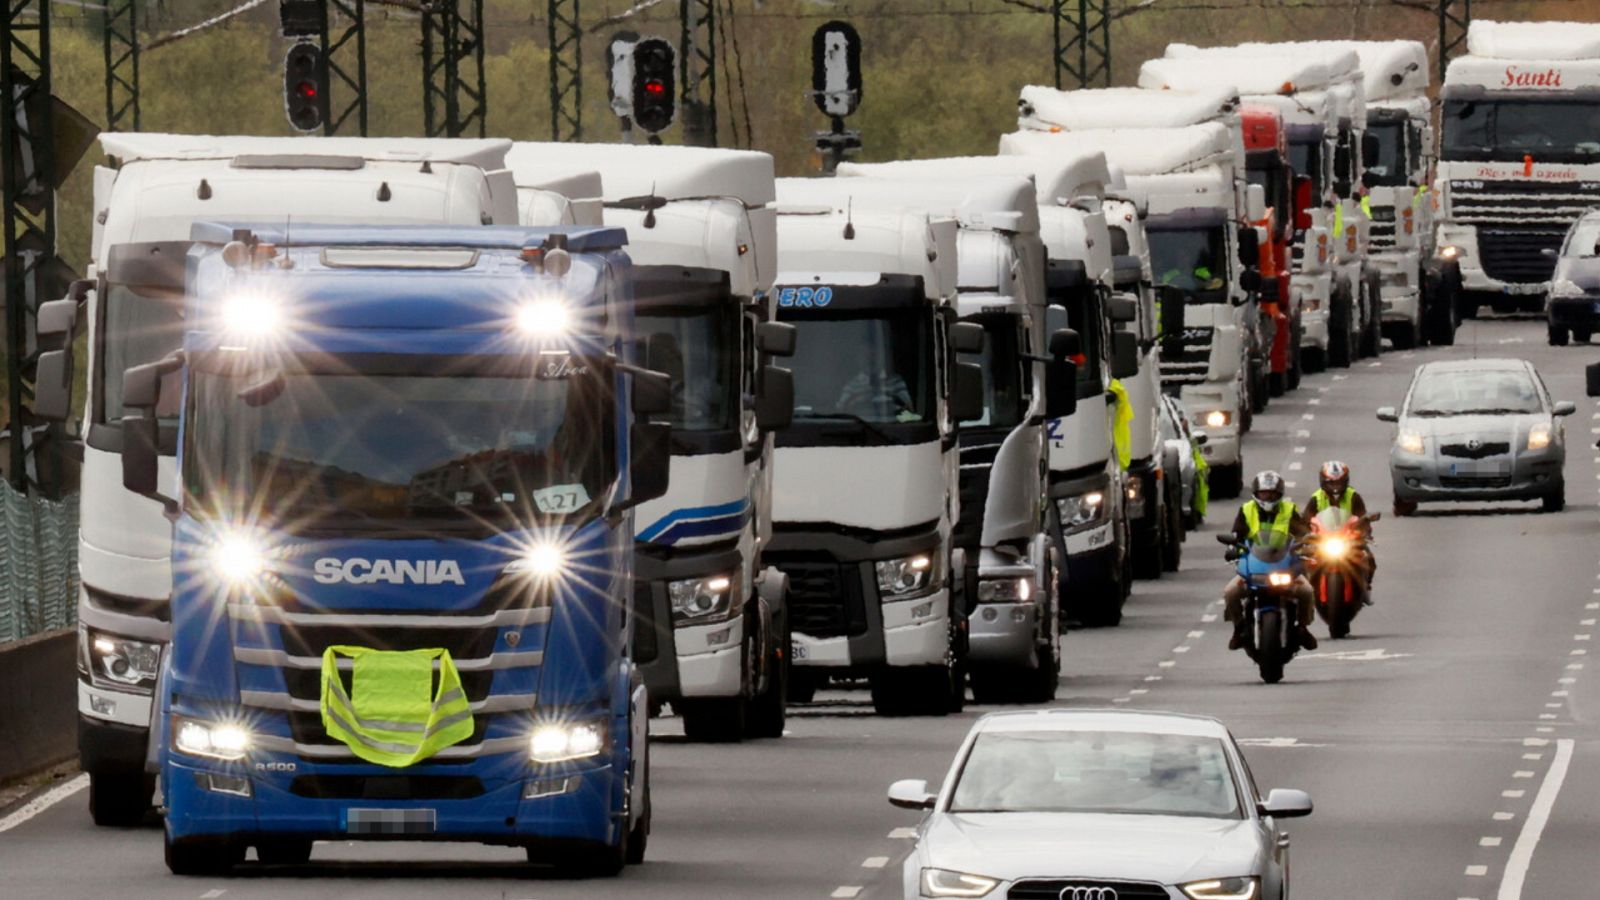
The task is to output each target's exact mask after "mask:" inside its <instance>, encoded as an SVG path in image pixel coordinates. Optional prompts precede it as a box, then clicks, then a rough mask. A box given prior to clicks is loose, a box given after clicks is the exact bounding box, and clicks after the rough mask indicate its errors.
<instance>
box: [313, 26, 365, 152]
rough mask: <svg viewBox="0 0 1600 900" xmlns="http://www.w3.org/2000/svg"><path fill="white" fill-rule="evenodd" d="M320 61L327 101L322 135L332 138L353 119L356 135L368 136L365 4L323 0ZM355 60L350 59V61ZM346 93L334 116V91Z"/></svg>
mask: <svg viewBox="0 0 1600 900" xmlns="http://www.w3.org/2000/svg"><path fill="white" fill-rule="evenodd" d="M321 40H322V59H323V61H324V71H325V74H324V78H323V81H324V84H323V85H322V96H324V97H326V98H327V101H326V107H325V108H326V114H325V115H324V116H323V120H322V133H323V134H327V135H334V134H338V133H339V129H340V128H341V127H343V126H344V123H345V122H346V121H347V120H349V118H350V116H351V115H354V116H355V117H356V123H355V124H356V133H357V134H359V135H361V136H362V137H366V136H367V0H322V34H321ZM352 56H353V57H354V59H352V58H351V57H352ZM335 86H337V87H338V88H339V91H340V92H341V93H342V92H345V91H348V92H349V94H350V100H349V102H347V103H345V104H344V105H343V106H342V107H340V108H339V111H338V113H337V114H335V113H334V105H333V103H334V97H335V93H334V87H335Z"/></svg>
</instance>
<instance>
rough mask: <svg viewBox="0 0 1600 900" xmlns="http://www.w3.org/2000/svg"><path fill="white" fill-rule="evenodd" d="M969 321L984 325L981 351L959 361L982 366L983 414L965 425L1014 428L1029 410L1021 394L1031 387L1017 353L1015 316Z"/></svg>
mask: <svg viewBox="0 0 1600 900" xmlns="http://www.w3.org/2000/svg"><path fill="white" fill-rule="evenodd" d="M969 321H976V322H977V323H978V324H980V325H982V326H983V336H984V340H983V350H982V352H979V353H963V354H961V361H962V362H967V363H976V364H977V366H978V367H979V368H981V369H983V417H982V418H980V419H978V420H977V421H973V422H967V423H966V424H967V425H969V426H971V427H976V428H1014V427H1015V426H1016V425H1017V423H1019V422H1021V421H1022V418H1023V416H1024V414H1026V413H1027V411H1028V401H1027V398H1026V397H1025V396H1024V395H1025V394H1026V393H1027V392H1028V388H1029V386H1030V385H1029V376H1028V367H1027V365H1026V364H1025V363H1024V362H1023V360H1022V358H1021V357H1020V356H1019V355H1018V354H1019V353H1020V352H1021V347H1019V346H1018V344H1019V341H1018V336H1017V325H1018V321H1017V319H1016V318H1015V317H1014V316H980V317H978V318H976V319H974V320H969Z"/></svg>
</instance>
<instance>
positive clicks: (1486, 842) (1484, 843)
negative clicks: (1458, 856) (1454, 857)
mask: <svg viewBox="0 0 1600 900" xmlns="http://www.w3.org/2000/svg"><path fill="white" fill-rule="evenodd" d="M1478 846H1479V847H1498V846H1500V839H1499V838H1497V837H1494V836H1488V837H1481V838H1478Z"/></svg>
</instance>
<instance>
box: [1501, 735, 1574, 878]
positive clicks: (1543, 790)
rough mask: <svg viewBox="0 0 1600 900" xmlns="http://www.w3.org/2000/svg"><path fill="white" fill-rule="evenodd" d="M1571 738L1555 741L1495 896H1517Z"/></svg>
mask: <svg viewBox="0 0 1600 900" xmlns="http://www.w3.org/2000/svg"><path fill="white" fill-rule="evenodd" d="M1572 747H1573V742H1572V740H1571V739H1570V738H1563V739H1561V740H1559V741H1556V755H1555V759H1553V760H1551V761H1550V770H1549V771H1548V772H1546V773H1545V776H1544V783H1543V784H1541V785H1539V793H1538V795H1537V796H1535V797H1534V798H1533V808H1532V809H1530V810H1528V818H1527V819H1526V820H1524V821H1523V823H1522V831H1521V832H1520V833H1518V834H1517V842H1516V844H1515V845H1513V846H1512V848H1511V858H1510V859H1509V860H1507V861H1506V873H1505V876H1504V877H1503V878H1501V879H1500V893H1499V894H1498V895H1497V896H1498V898H1499V900H1521V898H1522V883H1523V881H1525V880H1526V879H1527V877H1528V866H1529V865H1530V864H1532V862H1533V851H1534V850H1535V849H1536V848H1537V847H1538V846H1539V838H1540V837H1541V836H1542V835H1543V834H1544V826H1545V825H1546V824H1547V823H1548V822H1549V821H1550V811H1551V810H1552V809H1554V808H1555V805H1556V797H1557V796H1558V795H1560V793H1561V783H1562V782H1563V781H1565V780H1566V778H1567V767H1568V766H1570V765H1571V764H1572Z"/></svg>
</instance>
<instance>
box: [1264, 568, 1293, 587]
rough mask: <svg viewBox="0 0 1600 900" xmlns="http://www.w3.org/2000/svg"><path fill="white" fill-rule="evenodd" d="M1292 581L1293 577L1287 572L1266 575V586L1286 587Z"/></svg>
mask: <svg viewBox="0 0 1600 900" xmlns="http://www.w3.org/2000/svg"><path fill="white" fill-rule="evenodd" d="M1293 581H1294V576H1293V575H1290V574H1289V573H1288V572H1271V573H1268V575H1267V584H1270V585H1272V586H1273V587H1288V586H1289V585H1290V584H1291V583H1292V582H1293Z"/></svg>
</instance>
